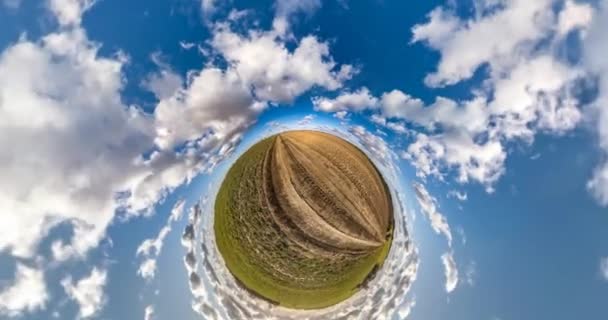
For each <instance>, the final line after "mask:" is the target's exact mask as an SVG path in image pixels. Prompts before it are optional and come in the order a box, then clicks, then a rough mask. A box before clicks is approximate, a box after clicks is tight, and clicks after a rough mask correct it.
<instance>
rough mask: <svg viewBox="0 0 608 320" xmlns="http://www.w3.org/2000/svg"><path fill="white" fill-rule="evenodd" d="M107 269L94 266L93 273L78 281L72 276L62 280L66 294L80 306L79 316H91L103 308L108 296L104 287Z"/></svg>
mask: <svg viewBox="0 0 608 320" xmlns="http://www.w3.org/2000/svg"><path fill="white" fill-rule="evenodd" d="M106 277H107V271H106V270H99V269H97V268H93V270H91V274H90V275H89V276H86V277H84V278H82V279H80V280H78V281H77V282H76V283H74V282H73V281H72V278H71V277H69V276H68V277H66V278H64V279H63V280H61V285H62V286H63V288H64V290H65V292H66V294H67V295H68V296H69V297H70V298H71V299H72V300H74V301H76V303H78V306H79V312H78V317H79V318H90V317H92V316H95V315H96V314H97V313H98V312H99V311H101V309H102V308H103V306H104V304H105V302H106V298H105V295H104V292H103V289H104V287H105V285H106Z"/></svg>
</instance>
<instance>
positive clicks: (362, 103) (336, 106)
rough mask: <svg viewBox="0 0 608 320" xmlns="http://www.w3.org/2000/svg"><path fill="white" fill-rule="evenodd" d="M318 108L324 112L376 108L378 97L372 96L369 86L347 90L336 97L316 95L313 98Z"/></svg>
mask: <svg viewBox="0 0 608 320" xmlns="http://www.w3.org/2000/svg"><path fill="white" fill-rule="evenodd" d="M312 102H313V105H314V107H315V109H316V110H319V111H323V112H344V111H345V110H352V111H362V110H364V109H369V108H375V107H376V105H377V103H378V99H376V97H374V96H372V95H371V94H370V92H369V90H368V89H367V88H361V89H359V90H357V91H355V92H345V93H342V94H340V95H339V96H337V97H336V98H335V99H329V98H325V97H315V98H313V100H312Z"/></svg>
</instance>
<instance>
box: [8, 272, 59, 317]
mask: <svg viewBox="0 0 608 320" xmlns="http://www.w3.org/2000/svg"><path fill="white" fill-rule="evenodd" d="M48 299H49V294H48V292H47V288H46V284H45V282H44V272H43V271H42V270H38V269H34V268H30V267H28V266H26V265H23V264H20V263H18V264H17V268H16V270H15V281H14V283H13V284H11V285H10V286H9V287H7V288H6V289H4V291H0V315H5V316H9V317H16V316H21V315H22V314H23V313H25V312H33V311H36V310H41V309H44V308H45V306H46V302H47V300H48Z"/></svg>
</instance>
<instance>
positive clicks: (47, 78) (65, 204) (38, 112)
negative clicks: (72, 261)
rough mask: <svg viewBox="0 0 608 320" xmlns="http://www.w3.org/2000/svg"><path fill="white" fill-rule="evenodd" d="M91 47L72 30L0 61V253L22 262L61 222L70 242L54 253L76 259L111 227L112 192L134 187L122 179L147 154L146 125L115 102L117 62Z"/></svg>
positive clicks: (16, 49) (21, 45)
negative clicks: (69, 232)
mask: <svg viewBox="0 0 608 320" xmlns="http://www.w3.org/2000/svg"><path fill="white" fill-rule="evenodd" d="M97 49H98V46H97V45H96V44H95V43H92V42H90V41H89V40H87V38H86V34H85V33H84V31H83V30H82V29H80V28H75V29H71V30H68V31H65V32H60V33H53V34H50V35H48V36H45V37H44V38H42V39H41V40H40V41H37V42H32V41H28V40H25V39H22V40H20V41H19V42H18V43H16V44H15V45H13V46H11V47H9V48H8V49H6V50H5V51H4V52H2V54H1V55H0V96H1V97H2V99H1V100H0V105H1V106H2V108H0V115H1V116H0V119H1V120H0V131H1V132H2V134H1V135H0V145H2V146H3V149H2V151H0V152H1V156H0V163H1V168H2V169H0V176H2V179H0V180H1V181H2V182H0V190H2V195H1V196H0V198H1V200H0V203H1V205H0V212H1V214H2V216H3V220H4V223H3V224H2V225H1V226H0V250H6V249H8V250H9V252H10V253H11V254H13V255H15V256H19V257H31V256H32V255H33V254H34V252H35V250H36V246H37V244H38V242H39V241H40V239H41V237H43V236H44V235H45V234H46V233H48V231H49V229H50V228H52V227H53V226H55V225H57V224H59V223H61V222H65V221H68V222H70V223H71V224H72V225H73V226H74V231H75V237H77V238H79V241H77V242H74V243H73V244H72V245H73V246H72V247H69V248H68V247H66V246H64V245H63V244H57V246H55V249H56V250H55V252H56V253H57V255H58V257H59V258H62V257H64V256H66V255H70V254H72V253H78V254H83V253H85V252H86V251H87V249H88V248H90V247H92V246H94V245H96V244H97V242H98V241H99V239H100V238H101V236H102V234H103V233H104V231H105V228H106V227H107V225H108V224H109V223H110V221H111V220H112V217H113V216H114V210H115V209H116V207H117V205H116V203H115V202H114V201H113V199H114V198H115V193H116V192H117V191H120V190H128V185H129V184H131V183H133V181H130V178H134V176H128V175H127V176H125V172H128V170H129V169H131V168H133V167H134V163H133V160H134V159H135V158H136V157H137V156H138V155H139V154H138V153H139V152H141V151H142V150H145V149H146V148H148V147H151V146H152V144H151V142H152V141H151V140H150V139H148V138H147V136H148V135H149V133H150V132H151V129H152V127H151V123H150V122H149V121H148V119H147V118H146V117H145V116H144V115H143V114H142V113H141V112H140V111H139V110H138V109H136V108H133V107H128V106H124V105H123V104H122V103H121V100H120V95H119V90H120V89H121V87H122V84H123V83H122V77H121V68H122V65H123V63H124V61H123V60H121V59H120V58H119V57H116V58H101V57H98V56H97ZM99 119H105V120H104V121H99Z"/></svg>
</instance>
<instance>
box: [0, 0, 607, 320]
mask: <svg viewBox="0 0 608 320" xmlns="http://www.w3.org/2000/svg"><path fill="white" fill-rule="evenodd" d="M0 26H1V28H0V217H1V218H2V221H3V223H2V224H0V318H1V319H5V318H7V319H12V318H16V319H52V318H58V319H73V318H86V319H89V318H99V319H147V320H149V319H201V318H203V319H206V318H212V317H213V316H212V314H213V315H215V317H217V318H218V319H229V318H235V314H234V313H231V312H245V313H240V314H238V313H237V314H238V315H239V316H238V318H245V316H244V314H246V313H247V312H250V313H249V315H250V316H249V317H253V316H251V315H252V314H256V313H257V317H258V318H278V319H283V318H290V317H291V318H298V317H299V316H302V315H303V314H302V313H298V312H297V311H286V310H276V309H273V308H269V307H268V306H267V305H265V304H264V303H263V302H260V301H255V299H253V300H251V299H252V298H251V297H246V296H243V295H242V293H240V292H239V290H237V289H236V288H235V287H234V283H233V280H231V278H230V277H229V276H228V275H227V274H226V270H225V269H224V268H223V265H222V263H221V259H218V257H217V253H214V251H213V250H214V243H213V234H212V232H210V230H209V226H210V225H211V223H212V220H210V219H211V218H212V215H213V210H212V208H213V196H214V194H215V192H216V191H217V188H218V186H219V183H221V181H222V178H223V175H224V174H225V172H226V170H227V169H228V168H229V167H230V165H231V163H232V162H233V161H234V160H235V159H236V158H237V157H238V155H239V154H241V153H242V152H244V151H245V150H246V149H247V148H248V147H249V146H251V145H252V144H253V143H255V142H256V141H258V140H259V139H261V138H263V137H265V136H268V135H269V134H272V133H276V132H279V131H282V130H289V129H296V128H311V129H317V130H325V131H330V132H334V133H336V134H339V135H341V136H343V137H345V138H347V139H349V140H350V141H352V142H353V143H355V144H357V145H359V146H360V147H361V148H362V149H363V150H364V151H365V152H367V153H368V154H369V155H370V157H371V158H372V160H374V161H375V162H376V164H378V165H379V166H380V167H381V169H382V170H383V172H384V173H385V175H386V176H387V177H388V178H389V180H390V183H391V186H392V188H393V190H394V191H395V194H396V195H398V196H399V197H398V200H396V201H398V202H399V203H400V204H401V205H403V206H404V210H402V211H400V212H398V218H399V219H400V220H401V221H404V222H405V224H406V225H407V233H405V230H401V231H402V233H401V235H400V237H402V238H400V239H401V240H403V241H402V242H399V243H400V244H398V245H395V246H394V247H393V250H392V253H391V256H390V257H389V260H388V263H387V265H388V267H386V268H385V269H386V270H384V272H383V273H382V276H380V277H379V278H378V279H377V281H376V283H375V285H373V286H372V287H371V289H370V290H369V292H365V293H363V294H362V295H361V296H359V297H358V298H357V299H360V300H356V299H354V300H352V301H350V302H349V301H347V302H345V303H344V304H342V305H339V306H338V307H336V308H334V309H332V310H325V311H319V312H318V313H314V314H306V315H308V316H313V318H314V317H317V318H322V317H330V316H331V317H333V318H335V317H337V315H338V314H340V313H341V312H344V313H346V312H348V311H351V310H359V309H360V310H359V311H360V313H358V316H359V318H361V319H368V318H378V319H402V318H403V319H405V318H407V319H425V320H426V319H430V320H433V319H467V320H468V319H486V320H495V319H496V320H498V319H500V320H509V319H573V318H575V319H605V318H606V314H608V306H607V304H606V298H607V297H608V232H606V231H607V230H608V209H607V206H608V161H607V159H608V108H607V107H606V104H607V103H608V63H607V62H606V60H605V58H604V56H605V52H607V51H608V39H606V37H605V31H604V30H606V28H608V1H605V0H600V1H583V0H577V1H575V0H565V1H564V0H537V1H533V2H530V1H525V0H470V1H417V2H412V1H410V2H406V1H388V0H384V1H379V0H377V1H349V0H333V1H320V0H307V1H293V0H269V1H239V0H233V1H223V2H222V1H214V0H162V1H153V2H150V1H129V2H125V1H118V0H98V1H90V0H45V1H33V0H0ZM205 199H206V200H205ZM197 203H199V204H200V208H201V210H200V212H199V214H200V216H196V215H195V212H196V211H195V210H194V209H193V206H194V205H195V204H197ZM188 226H192V227H194V230H195V232H194V233H192V236H193V237H194V239H193V240H192V239H190V238H189V236H190V234H188V232H185V230H187V229H188ZM184 235H185V236H184ZM406 243H409V244H410V245H411V247H407V246H406ZM201 245H203V246H202V247H201ZM203 248H207V249H208V250H207V251H205V250H203ZM407 248H410V249H407ZM190 252H191V253H192V255H191V256H189V257H190V258H192V257H194V260H196V263H195V264H193V265H188V263H185V258H186V256H187V254H188V253H190ZM190 258H188V259H190ZM210 272H211V273H210ZM211 274H215V275H216V276H215V277H214V276H213V275H211ZM199 279H201V280H200V282H201V285H198V284H197V280H199ZM395 283H397V284H395ZM372 297H373V298H372ZM231 301H237V302H239V301H240V302H242V303H243V304H242V305H239V304H238V303H237V304H236V305H237V307H234V306H235V302H231ZM251 301H253V302H251ZM249 302H251V303H250V304H249ZM231 308H236V309H238V311H231ZM209 309H213V311H209ZM359 311H357V312H359Z"/></svg>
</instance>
